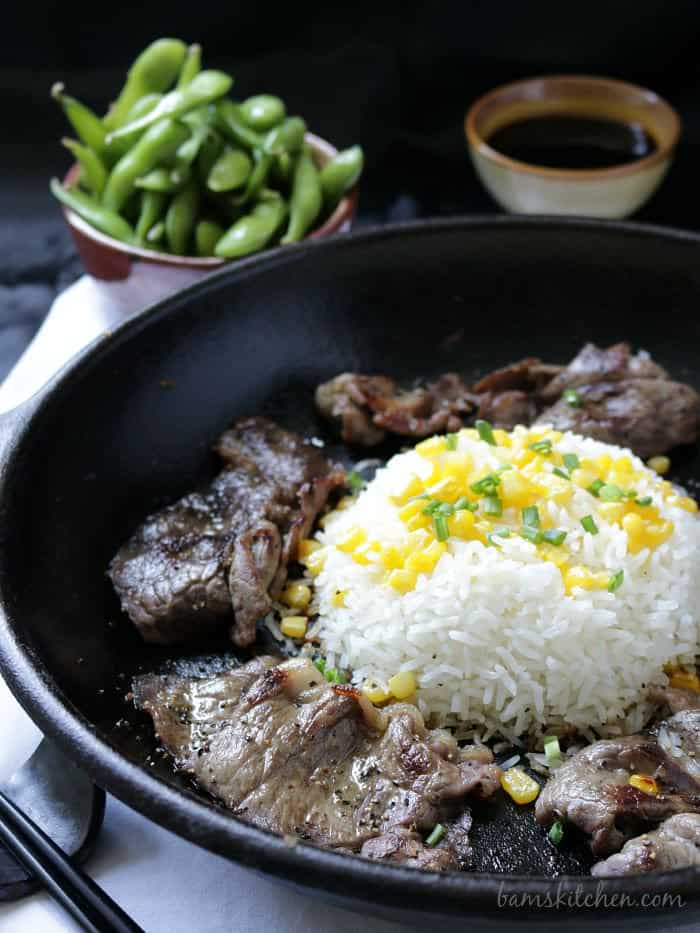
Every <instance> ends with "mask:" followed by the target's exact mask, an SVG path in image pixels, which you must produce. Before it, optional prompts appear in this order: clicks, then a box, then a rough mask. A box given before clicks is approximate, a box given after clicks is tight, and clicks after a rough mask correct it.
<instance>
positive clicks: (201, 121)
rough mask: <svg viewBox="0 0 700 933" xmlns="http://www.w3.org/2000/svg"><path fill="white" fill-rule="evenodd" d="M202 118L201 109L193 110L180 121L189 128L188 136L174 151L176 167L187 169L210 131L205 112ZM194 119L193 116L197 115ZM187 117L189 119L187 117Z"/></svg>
mask: <svg viewBox="0 0 700 933" xmlns="http://www.w3.org/2000/svg"><path fill="white" fill-rule="evenodd" d="M204 113H205V116H204V118H202V116H201V115H202V111H198V110H194V111H193V112H192V113H191V114H185V116H184V117H183V119H182V122H183V123H185V124H186V125H187V126H188V127H189V129H190V138H189V139H186V140H185V142H184V143H183V144H182V145H181V146H180V147H179V148H178V150H177V152H176V153H175V159H174V165H175V168H176V169H187V170H188V171H189V168H190V166H191V165H192V163H193V162H194V160H195V159H196V158H197V156H198V155H199V150H200V149H201V148H202V146H203V145H204V140H205V139H206V138H207V136H208V135H209V133H210V127H209V124H208V122H207V120H206V112H204ZM197 116H198V118H197V119H195V117H197ZM188 117H189V118H190V119H188Z"/></svg>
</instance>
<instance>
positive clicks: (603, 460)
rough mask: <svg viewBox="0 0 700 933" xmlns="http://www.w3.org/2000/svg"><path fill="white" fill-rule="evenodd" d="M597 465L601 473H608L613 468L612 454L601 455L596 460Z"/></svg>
mask: <svg viewBox="0 0 700 933" xmlns="http://www.w3.org/2000/svg"><path fill="white" fill-rule="evenodd" d="M595 465H596V467H597V468H598V469H599V470H600V472H601V473H607V472H608V471H609V470H610V468H611V467H612V457H611V456H610V454H601V455H600V457H596V458H595Z"/></svg>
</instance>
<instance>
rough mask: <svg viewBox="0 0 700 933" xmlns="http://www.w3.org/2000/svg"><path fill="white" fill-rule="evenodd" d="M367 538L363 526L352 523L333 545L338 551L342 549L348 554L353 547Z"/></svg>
mask: <svg viewBox="0 0 700 933" xmlns="http://www.w3.org/2000/svg"><path fill="white" fill-rule="evenodd" d="M366 540H367V532H366V531H365V529H364V528H360V527H359V525H352V526H351V527H350V528H348V530H347V531H344V532H343V534H342V535H340V537H339V538H338V540H337V541H336V542H335V546H336V547H337V548H338V550H339V551H344V552H345V553H346V554H350V552H351V551H354V550H355V548H357V547H359V546H360V545H361V544H364V543H365V541H366Z"/></svg>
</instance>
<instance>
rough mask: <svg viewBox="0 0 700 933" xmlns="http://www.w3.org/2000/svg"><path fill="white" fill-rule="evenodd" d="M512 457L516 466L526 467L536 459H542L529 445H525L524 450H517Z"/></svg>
mask: <svg viewBox="0 0 700 933" xmlns="http://www.w3.org/2000/svg"><path fill="white" fill-rule="evenodd" d="M511 459H512V461H513V463H514V464H515V465H516V466H518V467H524V466H527V465H528V464H529V463H532V462H533V461H534V460H539V461H541V459H542V458H541V457H539V456H538V455H537V453H536V452H535V451H534V450H529V449H528V448H527V447H524V448H523V449H522V450H518V451H516V452H515V453H514V454H513V456H512V458H511Z"/></svg>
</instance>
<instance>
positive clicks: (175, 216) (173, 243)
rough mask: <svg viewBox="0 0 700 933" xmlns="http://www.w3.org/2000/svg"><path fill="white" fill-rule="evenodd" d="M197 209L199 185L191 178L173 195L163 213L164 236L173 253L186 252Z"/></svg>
mask: <svg viewBox="0 0 700 933" xmlns="http://www.w3.org/2000/svg"><path fill="white" fill-rule="evenodd" d="M198 211H199V186H198V185H197V183H196V181H195V180H194V179H192V180H190V181H189V182H188V184H186V185H185V187H184V188H183V189H182V191H180V192H178V193H177V194H176V195H175V197H174V198H173V199H172V201H171V202H170V207H169V208H168V210H167V213H166V215H165V237H166V239H167V241H168V246H169V247H170V249H171V250H172V251H173V253H177V254H179V255H180V256H184V255H185V253H187V247H188V244H189V241H190V237H191V235H192V231H193V230H194V226H195V223H196V222H197V213H198Z"/></svg>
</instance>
